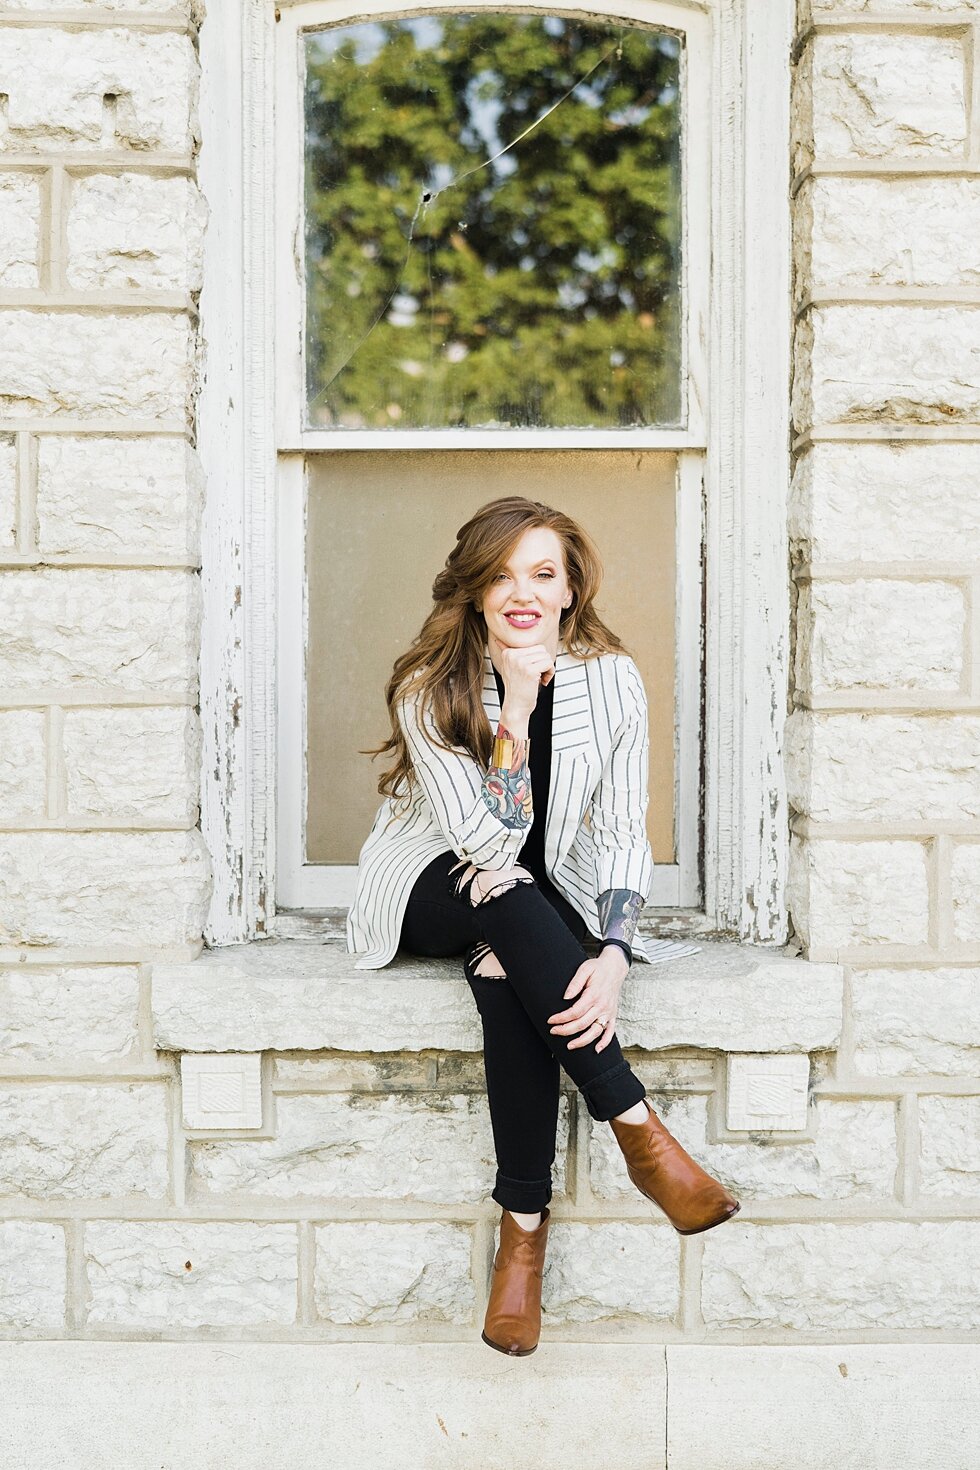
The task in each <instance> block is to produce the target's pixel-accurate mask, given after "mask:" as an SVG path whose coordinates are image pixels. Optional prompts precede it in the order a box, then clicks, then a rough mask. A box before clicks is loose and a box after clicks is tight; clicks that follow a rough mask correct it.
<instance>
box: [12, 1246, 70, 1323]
mask: <svg viewBox="0 0 980 1470" xmlns="http://www.w3.org/2000/svg"><path fill="white" fill-rule="evenodd" d="M66 1279H67V1272H66V1265H65V1232H64V1230H63V1229H62V1227H61V1226H60V1225H49V1224H47V1223H46V1222H45V1221H41V1220H0V1326H3V1327H10V1328H16V1327H30V1328H32V1329H37V1328H40V1327H62V1326H63V1325H64V1320H65V1283H66Z"/></svg>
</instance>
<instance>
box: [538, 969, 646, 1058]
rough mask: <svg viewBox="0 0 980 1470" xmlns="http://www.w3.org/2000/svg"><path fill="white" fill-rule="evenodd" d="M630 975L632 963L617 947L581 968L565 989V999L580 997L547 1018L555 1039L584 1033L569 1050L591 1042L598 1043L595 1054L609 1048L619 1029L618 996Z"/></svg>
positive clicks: (570, 1045) (570, 1043) (569, 1045)
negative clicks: (599, 1019) (617, 1017)
mask: <svg viewBox="0 0 980 1470" xmlns="http://www.w3.org/2000/svg"><path fill="white" fill-rule="evenodd" d="M628 973H629V962H628V961H627V958H626V956H625V955H624V954H623V951H622V950H621V949H619V948H618V946H617V945H615V944H611V945H610V946H609V948H608V949H604V950H601V951H600V953H599V954H597V955H596V957H595V959H594V960H586V961H585V963H584V964H583V965H579V967H578V969H577V970H576V971H575V974H574V975H573V976H572V978H571V980H570V981H569V982H568V985H567V986H566V989H565V999H566V1000H569V999H570V998H571V997H572V996H573V995H578V997H579V998H578V1000H577V1001H576V1002H575V1004H574V1005H573V1006H569V1008H568V1010H567V1011H558V1012H556V1014H555V1015H553V1016H549V1017H548V1025H549V1027H550V1029H551V1031H552V1032H553V1033H554V1034H555V1035H556V1036H574V1035H575V1034H576V1033H577V1032H579V1031H581V1032H582V1033H583V1034H582V1036H581V1037H580V1039H579V1040H578V1041H570V1042H569V1043H568V1049H569V1051H571V1050H572V1048H573V1047H579V1046H588V1045H589V1044H590V1042H592V1041H595V1042H596V1051H602V1049H603V1047H605V1046H608V1045H609V1042H610V1041H611V1040H612V1037H613V1033H614V1031H615V1030H616V1011H617V1009H618V1007H619V993H620V991H621V990H622V988H623V981H624V980H625V979H626V976H627V974H628ZM583 987H584V988H583ZM579 991H581V992H582V993H581V995H579ZM599 1016H604V1017H605V1021H606V1024H605V1026H600V1024H599V1021H598V1020H597V1017H599ZM597 1028H598V1029H597ZM597 1037H598V1040H596V1038H597Z"/></svg>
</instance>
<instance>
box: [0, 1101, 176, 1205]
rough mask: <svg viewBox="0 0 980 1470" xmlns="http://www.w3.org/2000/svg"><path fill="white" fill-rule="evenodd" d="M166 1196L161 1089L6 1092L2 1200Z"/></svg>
mask: <svg viewBox="0 0 980 1470" xmlns="http://www.w3.org/2000/svg"><path fill="white" fill-rule="evenodd" d="M166 1190H167V1091H166V1087H165V1086H164V1085H163V1084H161V1083H127V1084H125V1085H123V1086H120V1085H118V1084H116V1085H113V1084H111V1083H99V1084H98V1085H96V1084H94V1083H88V1082H59V1083H53V1082H52V1083H48V1084H40V1083H37V1084H34V1083H21V1084H17V1085H13V1084H12V1085H8V1086H6V1087H0V1195H27V1196H29V1197H31V1198H36V1199H61V1198H73V1199H82V1198H95V1199H98V1198H103V1197H105V1196H109V1195H127V1194H138V1195H155V1196H161V1197H162V1196H163V1195H165V1194H166Z"/></svg>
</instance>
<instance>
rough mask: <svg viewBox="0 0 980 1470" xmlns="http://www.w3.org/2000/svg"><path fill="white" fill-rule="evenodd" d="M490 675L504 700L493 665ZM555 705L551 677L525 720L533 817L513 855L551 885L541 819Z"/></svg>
mask: <svg viewBox="0 0 980 1470" xmlns="http://www.w3.org/2000/svg"><path fill="white" fill-rule="evenodd" d="M493 676H494V678H495V679H496V681H497V694H498V696H499V698H500V703H501V705H503V702H504V681H503V679H502V678H501V677H500V672H499V670H498V669H497V667H496V665H494V668H493ZM554 704H555V681H554V679H552V680H551V681H550V682H549V683H548V684H545V685H544V686H543V688H541V689H539V690H538V702H537V704H536V705H535V706H534V709H533V710H532V711H531V717H530V719H529V720H528V722H527V738H528V740H529V741H530V743H531V748H530V753H529V759H528V769H529V770H530V773H531V801H532V803H533V806H534V817H533V820H532V822H531V825H530V827H529V828H528V833H527V836H526V837H525V839H524V846H523V847H522V848H521V850H520V852H519V853H518V854H517V861H518V862H519V863H521V864H523V866H524V867H525V868H527V870H528V872H529V873H533V874H534V876H535V878H537V880H538V883H539V884H540V883H542V882H544V883H545V884H546V885H547V886H548V887H550V886H551V884H550V880H549V878H548V874H547V872H546V871H545V866H544V821H545V816H546V815H547V811H548V792H549V790H550V788H551V716H552V713H553V710H554Z"/></svg>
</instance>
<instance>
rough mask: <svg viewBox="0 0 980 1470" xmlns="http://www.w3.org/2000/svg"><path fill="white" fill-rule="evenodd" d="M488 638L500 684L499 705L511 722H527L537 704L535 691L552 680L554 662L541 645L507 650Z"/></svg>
mask: <svg viewBox="0 0 980 1470" xmlns="http://www.w3.org/2000/svg"><path fill="white" fill-rule="evenodd" d="M488 637H489V641H490V645H491V652H492V654H493V656H494V662H495V663H496V664H497V666H498V668H499V669H500V677H501V678H502V679H503V681H504V699H503V704H504V705H505V706H506V708H507V710H508V712H509V714H510V715H511V717H512V718H514V719H518V718H521V719H528V718H529V717H530V715H531V713H532V711H533V710H534V707H535V705H536V704H537V702H538V691H539V690H540V689H541V687H542V685H544V684H549V683H550V682H551V680H552V679H553V678H554V677H555V661H554V659H553V658H552V656H551V654H550V653H549V652H548V650H547V648H545V646H544V644H543V643H527V644H524V645H522V647H520V648H508V647H507V645H506V644H505V643H501V641H500V639H499V638H498V637H497V636H496V634H494V633H489V634H488ZM502 712H503V711H501V713H502Z"/></svg>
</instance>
